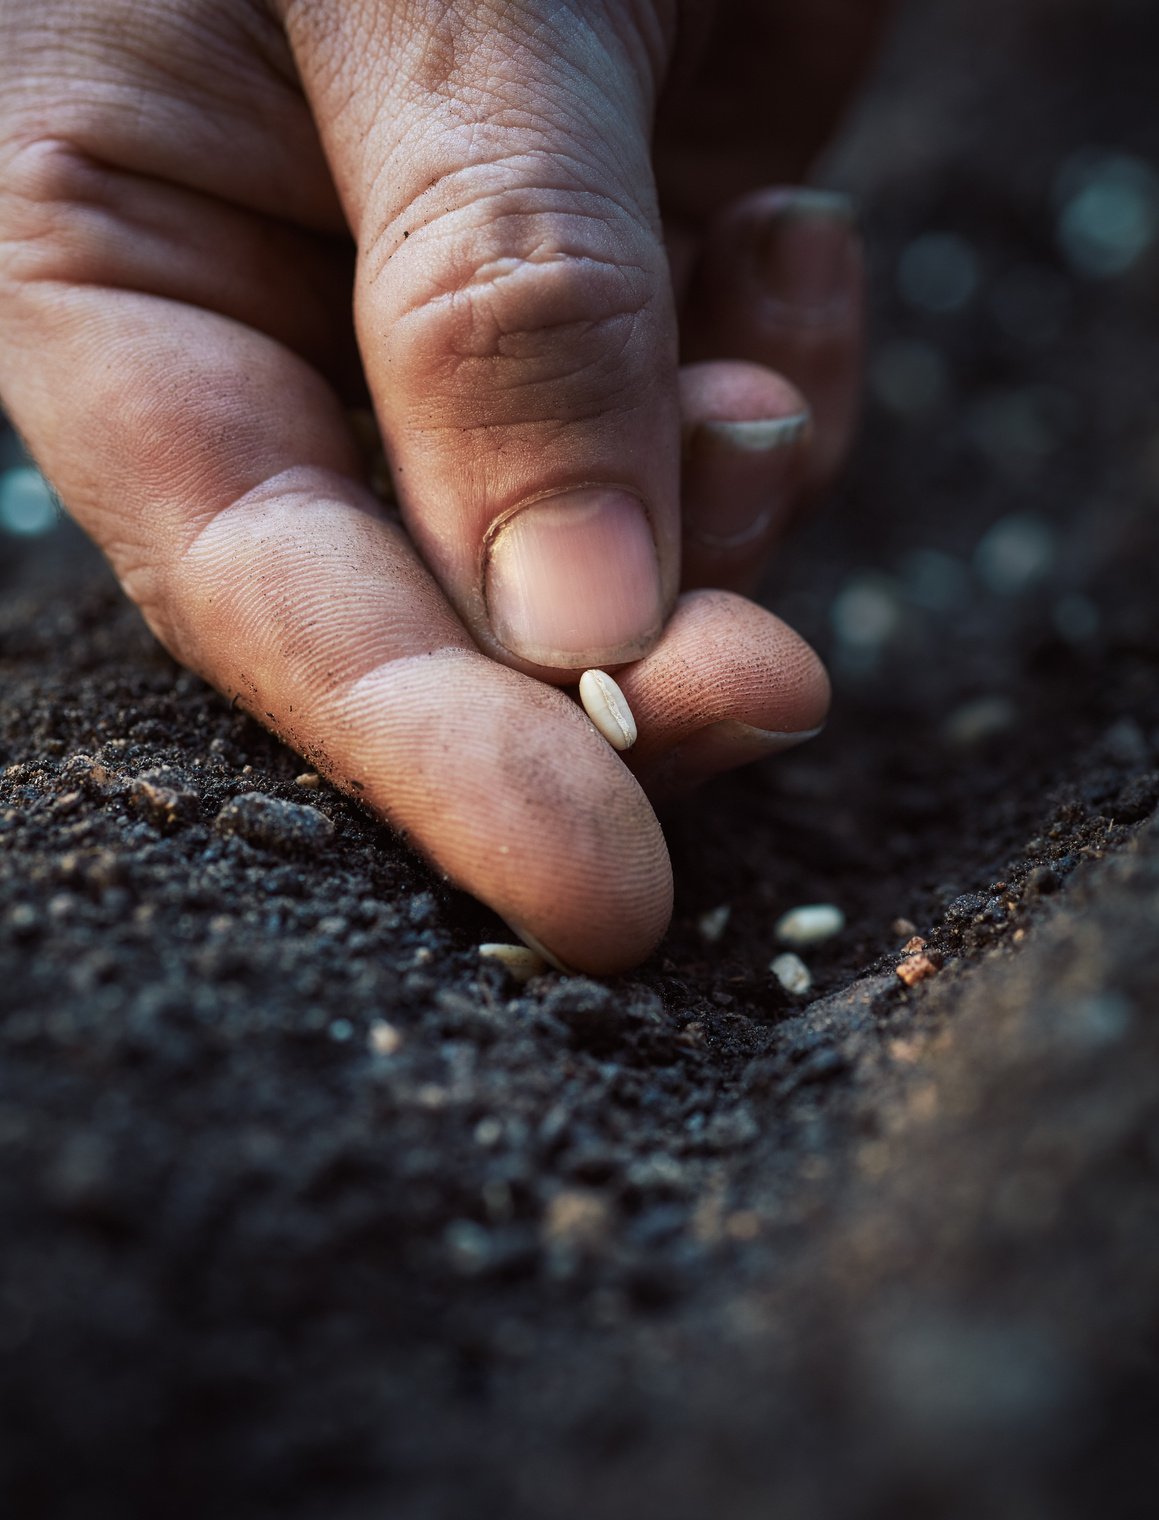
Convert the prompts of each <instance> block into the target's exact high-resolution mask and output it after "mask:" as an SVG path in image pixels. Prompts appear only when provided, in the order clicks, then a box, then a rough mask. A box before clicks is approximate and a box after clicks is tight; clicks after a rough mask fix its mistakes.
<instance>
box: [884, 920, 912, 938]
mask: <svg viewBox="0 0 1159 1520" xmlns="http://www.w3.org/2000/svg"><path fill="white" fill-rule="evenodd" d="M889 928H890V932H891V933H892V934H896V935H897V937H898V939H909V938H910V937H911V936H912V935H914V934H916V933H917V932H918V926H917V924H915V923H914V921H913V919H912V918H895V919H894V921H893V923H892V924H890V926H889Z"/></svg>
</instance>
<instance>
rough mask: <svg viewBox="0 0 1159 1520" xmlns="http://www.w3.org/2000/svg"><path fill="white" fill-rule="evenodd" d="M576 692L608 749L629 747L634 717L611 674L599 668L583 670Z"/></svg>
mask: <svg viewBox="0 0 1159 1520" xmlns="http://www.w3.org/2000/svg"><path fill="white" fill-rule="evenodd" d="M579 694H580V701H581V702H582V703H583V705H584V711H585V712H586V713H587V715H588V717H589V718H590V719H591V720H592V722H593V723H594V724H595V725H596V727H597V728H598V729H599V731H600V733H601V734H603V736H604V738H605V739H606V740H607V741H608V743H609V744H610V745H611V746H612V748H613V749H621V750H622V749H631V748H632V745H633V744H635V742H636V720H635V718H633V716H632V709H631V708H630V707H629V706H628V699H627V698H626V697H625V696H624V693H623V692H622V691H621V690H620V688H619V687H618V686H617V685H616V683H615V681H613V680H612V678H611V676H610V675H608V674H607V672H606V671H603V670H585V671H584V673H583V675H582V676H580V683H579Z"/></svg>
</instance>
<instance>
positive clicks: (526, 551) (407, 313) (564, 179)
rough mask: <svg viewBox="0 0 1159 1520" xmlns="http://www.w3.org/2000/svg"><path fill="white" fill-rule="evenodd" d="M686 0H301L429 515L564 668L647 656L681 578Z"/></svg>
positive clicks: (321, 119) (373, 337)
mask: <svg viewBox="0 0 1159 1520" xmlns="http://www.w3.org/2000/svg"><path fill="white" fill-rule="evenodd" d="M662 9H666V7H661V6H659V5H655V6H654V5H653V4H652V0H642V3H640V4H633V5H627V6H626V5H623V4H618V5H617V4H613V3H611V0H607V3H603V4H601V3H591V0H583V4H582V5H581V4H580V0H572V3H564V4H560V3H558V0H553V3H548V0H534V3H530V4H522V5H519V6H510V5H499V4H492V3H477V0H457V3H452V4H450V5H447V4H439V5H431V4H422V3H413V4H404V5H401V6H400V5H398V4H397V3H388V0H361V3H357V4H351V3H349V0H314V3H313V4H311V3H309V0H302V3H298V4H296V5H291V6H290V7H289V8H288V10H287V26H288V31H289V35H290V40H291V44H292V46H293V48H294V51H295V54H296V58H297V62H298V66H299V70H300V72H301V75H302V78H303V81H304V84H305V88H306V91H307V93H308V94H309V95H310V97H311V100H312V104H313V107H314V111H315V115H316V118H317V121H318V124H319V130H320V132H321V134H322V138H323V144H324V147H325V149H326V152H327V155H328V158H329V161H330V164H331V168H332V172H333V174H334V177H335V181H336V183H337V186H338V189H339V193H340V195H341V196H342V198H343V201H344V204H345V206H346V210H347V215H348V217H349V219H350V222H351V226H352V227H353V229H354V232H355V236H356V238H357V242H358V249H359V266H358V278H357V286H356V295H355V318H356V325H357V330H358V337H359V343H360V347H361V351H362V356H363V362H364V366H365V369H366V374H367V379H368V382H369V385H370V389H371V393H372V396H373V399H374V403H375V407H376V410H377V413H378V418H379V422H380V425H381V427H382V431H383V438H384V442H385V445H386V450H387V455H388V457H389V459H390V461H391V466H392V469H393V472H394V478H395V485H396V489H397V492H398V496H399V500H400V503H401V506H402V511H403V515H404V518H405V521H406V524H407V527H408V529H409V531H410V533H411V535H412V537H413V539H414V540H415V542H416V543H417V545H418V547H419V549H420V550H421V552H422V554H423V556H424V558H425V559H426V561H427V564H428V565H429V566H430V567H431V569H432V570H433V571H434V573H435V575H436V576H437V577H438V579H439V580H440V581H441V583H442V585H443V588H444V589H445V591H446V593H447V595H448V596H449V598H450V600H451V601H452V603H453V604H454V606H455V607H456V609H457V610H458V612H459V614H460V616H461V617H462V618H463V620H464V622H465V623H466V625H467V627H468V628H469V629H470V630H471V632H472V634H473V635H474V637H475V639H476V640H477V642H478V643H479V645H480V647H481V648H483V649H484V650H485V651H487V652H488V653H490V654H492V655H494V656H495V657H496V658H499V659H503V660H506V661H507V662H508V663H511V664H515V665H518V666H520V667H521V668H524V669H530V670H532V671H534V672H535V673H537V674H541V675H549V676H550V675H555V676H556V677H557V678H562V674H563V673H564V672H567V671H574V670H577V669H582V668H584V667H586V666H590V665H593V664H604V665H607V664H616V663H620V662H623V661H627V660H631V659H635V658H637V657H639V656H640V655H641V654H643V653H644V652H645V651H646V650H647V649H648V648H649V647H650V646H651V645H652V644H653V643H654V641H655V639H656V638H657V636H658V634H659V631H660V628H661V626H662V624H663V621H664V618H665V615H666V613H667V611H668V609H669V608H670V607H671V605H672V603H673V601H674V599H675V595H676V591H677V585H678V581H679V560H678V556H679V547H678V546H679V505H678V503H679V479H678V469H679V457H680V448H679V412H678V402H677V389H676V367H677V354H676V318H675V313H674V309H673V302H672V293H671V288H670V281H669V277H668V265H667V260H666V256H665V252H664V247H663V243H662V239H661V235H660V228H659V216H658V211H657V206H656V196H655V189H654V184H653V179H652V170H651V162H650V149H649V136H650V131H651V118H652V109H653V103H654V95H655V91H656V88H657V87H658V84H659V76H660V74H661V72H662V70H663V67H664V63H665V59H666V47H665V42H664V38H663V28H662V26H661V23H660V21H659V20H658V13H659V12H660V11H661V10H662ZM629 17H631V18H635V19H631V20H630V19H628V18H629Z"/></svg>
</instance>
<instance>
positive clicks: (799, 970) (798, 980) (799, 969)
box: [769, 950, 813, 996]
mask: <svg viewBox="0 0 1159 1520" xmlns="http://www.w3.org/2000/svg"><path fill="white" fill-rule="evenodd" d="M769 970H770V971H771V972H772V973H773V975H774V976H775V977H776V979H777V981H778V982H780V984H781V986H782V987H783V988H784V989H785V991H786V992H795V993H797V994H798V995H799V996H800V995H803V994H804V993H806V992H808V990H809V988H810V987H812V985H813V973H812V972H811V971H810V970H809V968H808V966H806V964H805V962H804V961H803V960H802V959H801V957H800V956H799V955H794V954H793V952H792V951H791V950H789V951H786V953H785V954H784V955H778V956H777V958H776V960H775V961H771V962H770V963H769Z"/></svg>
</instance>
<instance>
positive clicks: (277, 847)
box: [213, 792, 334, 855]
mask: <svg viewBox="0 0 1159 1520" xmlns="http://www.w3.org/2000/svg"><path fill="white" fill-rule="evenodd" d="M213 826H214V828H215V829H216V830H217V832H218V833H219V834H225V835H230V834H236V835H237V836H238V838H240V839H244V840H245V841H246V843H247V844H252V845H254V846H255V847H256V848H257V849H260V850H273V851H275V852H276V853H278V854H280V855H297V854H302V853H308V852H310V851H311V850H317V849H319V848H320V847H321V846H323V845H324V844H326V843H327V842H328V841H329V840H330V837H331V835H332V834H333V833H334V825H333V824H332V823H331V822H330V820H329V818H327V817H326V815H325V813H322V812H319V810H318V809H317V808H316V807H311V806H309V804H308V803H303V802H283V801H282V800H281V798H278V797H265V796H263V795H262V793H260V792H246V793H245V795H244V796H241V797H235V798H234V799H233V800H232V801H231V802H227V803H226V804H225V806H224V807H223V808H222V809H221V810H220V811H219V813H218V815H217V817H216V818H215V819H214V824H213Z"/></svg>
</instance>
